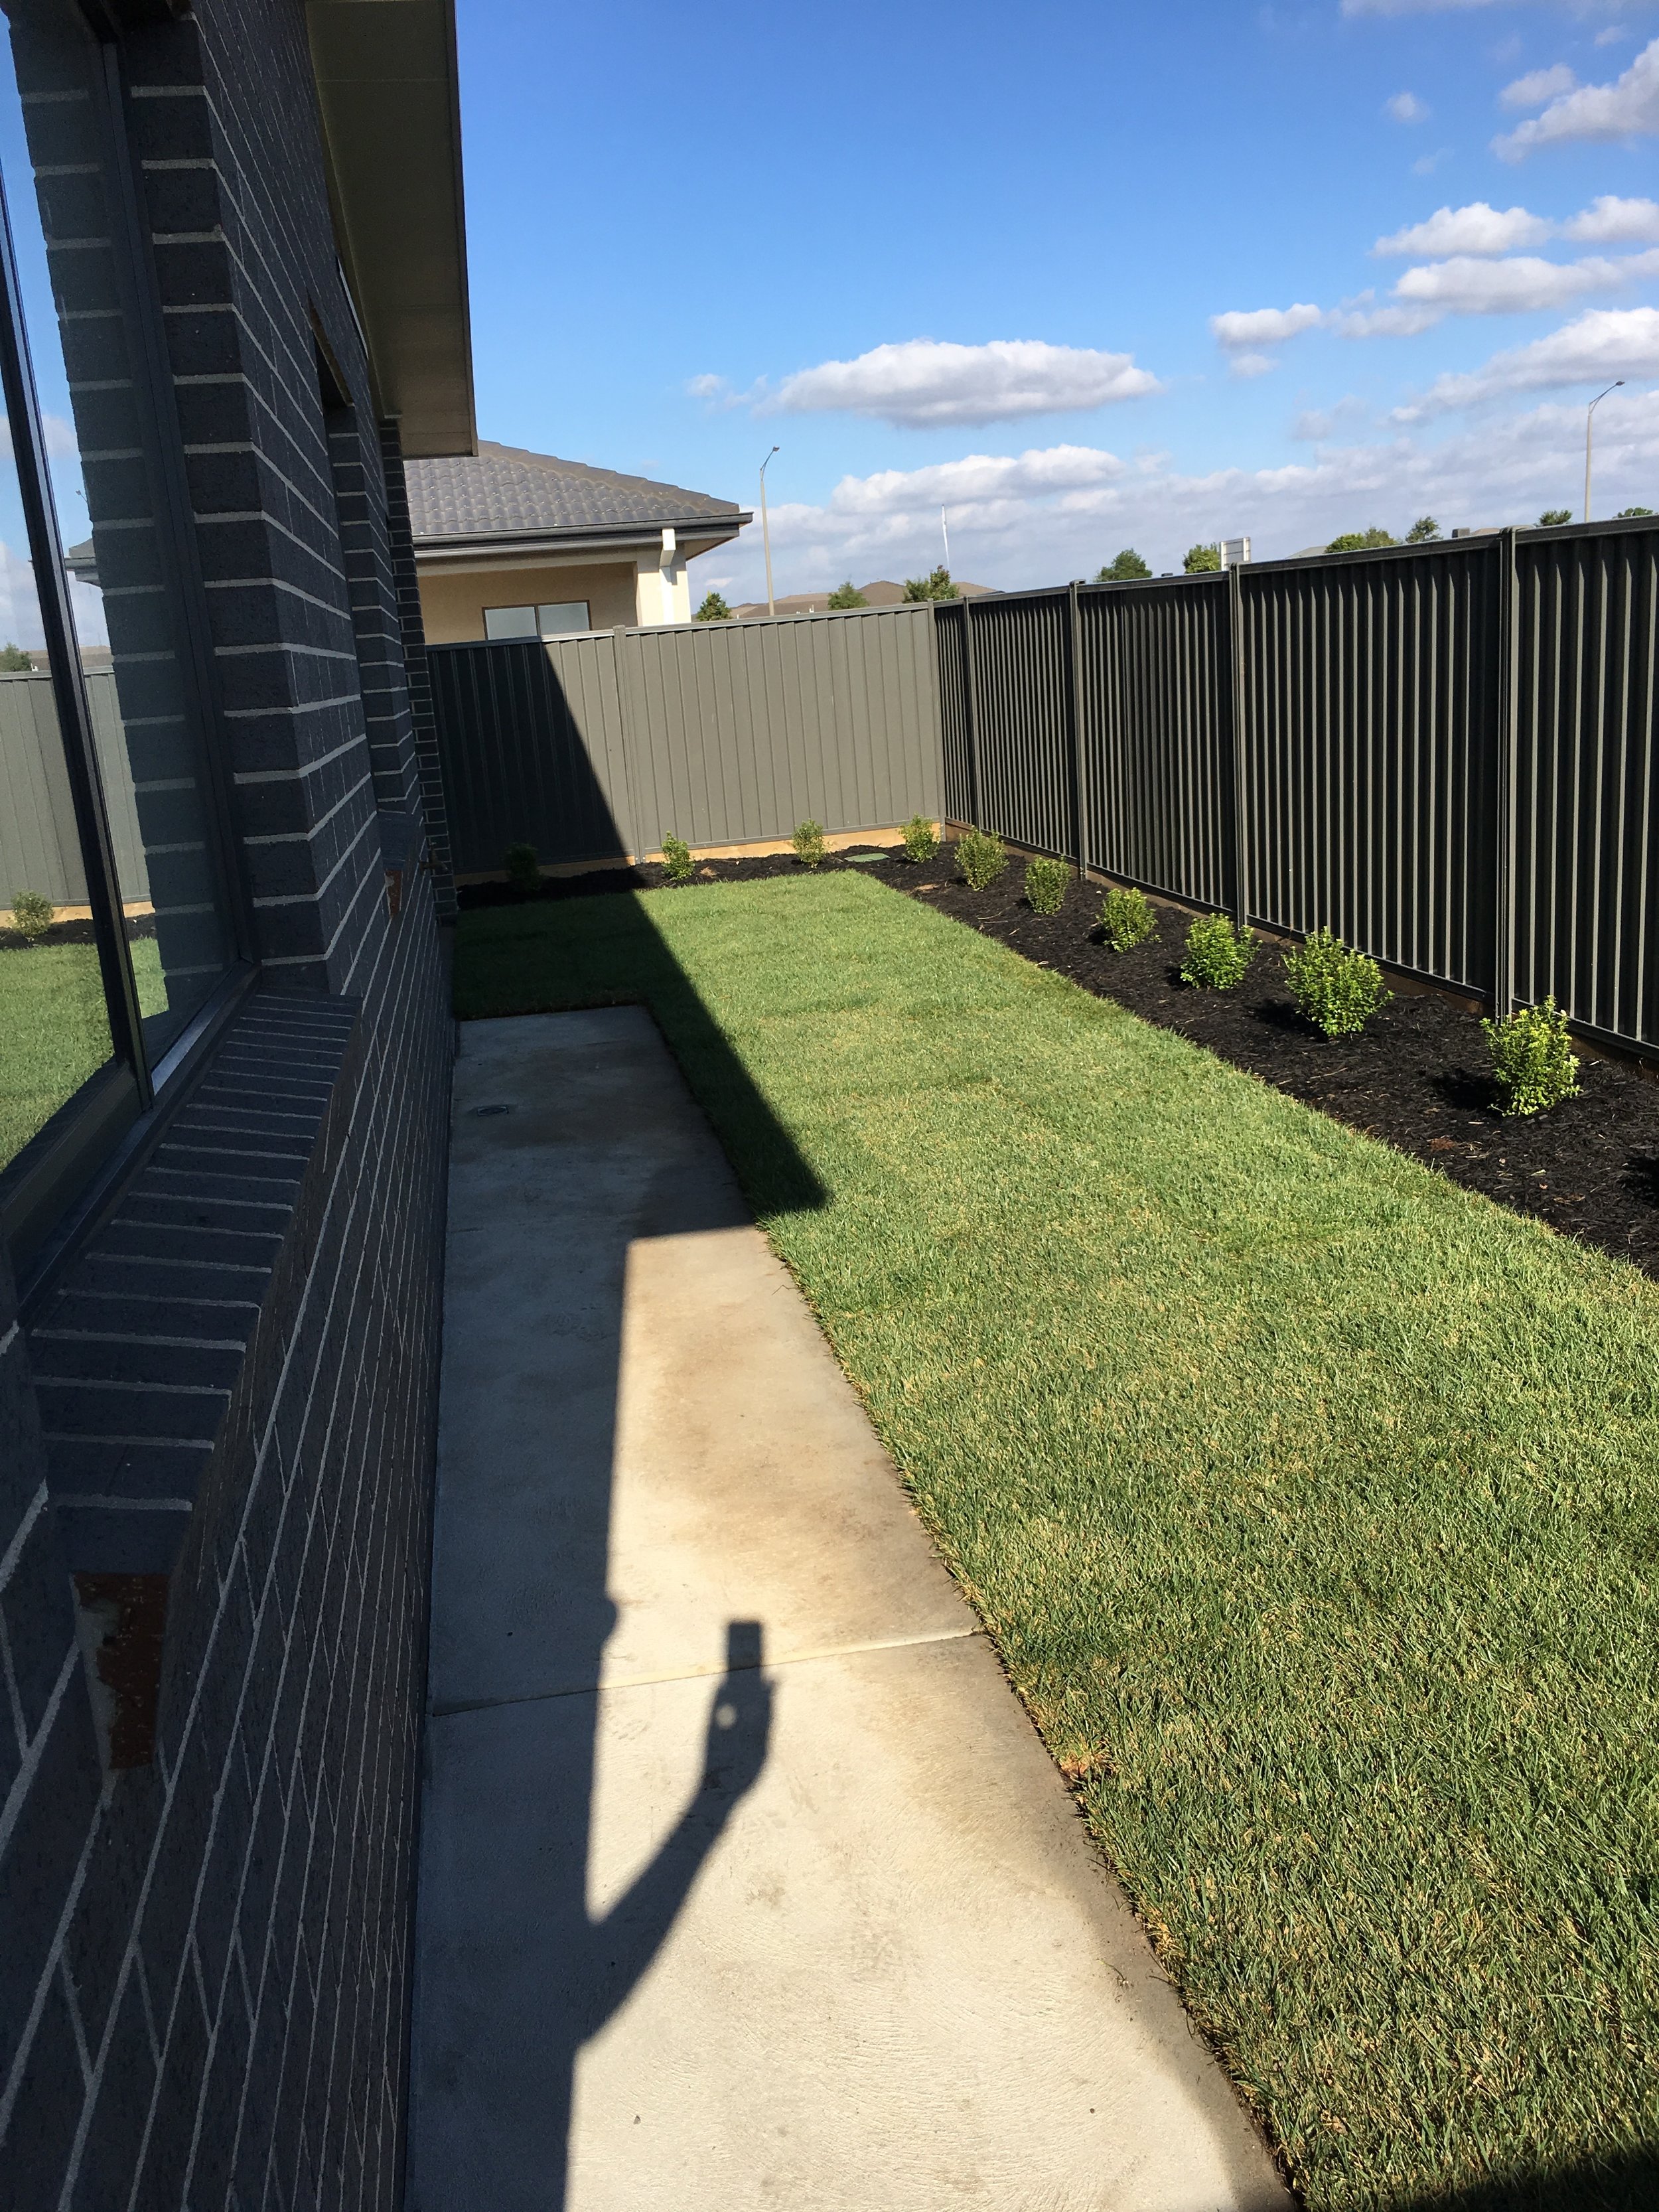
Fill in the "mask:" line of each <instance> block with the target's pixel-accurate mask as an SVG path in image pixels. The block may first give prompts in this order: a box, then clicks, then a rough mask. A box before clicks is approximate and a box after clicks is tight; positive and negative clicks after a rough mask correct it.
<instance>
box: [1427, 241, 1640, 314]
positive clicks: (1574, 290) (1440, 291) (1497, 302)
mask: <svg viewBox="0 0 1659 2212" xmlns="http://www.w3.org/2000/svg"><path fill="white" fill-rule="evenodd" d="M1656 268H1659V258H1656V257H1655V256H1653V255H1650V254H1645V253H1642V254H1634V255H1632V256H1630V257H1629V258H1627V259H1626V260H1623V261H1609V260H1608V259H1607V258H1606V256H1605V255H1600V254H1598V255H1593V256H1592V257H1590V258H1589V259H1587V260H1583V261H1566V262H1562V261H1543V260H1541V259H1539V258H1538V257H1537V256H1536V255H1535V254H1516V255H1515V256H1514V257H1513V258H1510V259H1508V260H1502V261H1478V260H1475V259H1474V258H1473V257H1471V256H1469V255H1467V254H1464V255H1460V256H1458V257H1457V258H1455V260H1450V261H1431V262H1428V263H1426V264H1425V265H1424V266H1422V267H1421V268H1418V269H1408V270H1407V271H1406V272H1405V274H1404V276H1401V279H1400V282H1399V283H1397V284H1396V285H1395V288H1394V296H1395V299H1396V300H1405V301H1415V302H1416V303H1417V304H1419V306H1422V307H1437V308H1438V309H1439V310H1440V311H1441V313H1443V314H1448V315H1524V314H1535V313H1538V311H1539V310H1540V309H1541V308H1546V307H1568V306H1570V305H1571V303H1572V301H1575V300H1578V299H1582V298H1583V295H1585V293H1587V292H1605V291H1607V290H1609V289H1611V288H1613V286H1616V285H1619V284H1622V283H1628V282H1629V281H1630V280H1631V278H1632V276H1650V275H1651V274H1652V273H1654V270H1655V269H1656Z"/></svg>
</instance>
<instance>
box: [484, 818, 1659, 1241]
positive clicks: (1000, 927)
mask: <svg viewBox="0 0 1659 2212" xmlns="http://www.w3.org/2000/svg"><path fill="white" fill-rule="evenodd" d="M875 850H876V848H866V851H865V857H864V859H863V860H860V859H858V858H857V857H856V856H855V855H854V854H846V853H836V854H831V855H829V858H828V859H826V860H825V862H824V864H823V865H824V866H825V867H826V868H827V869H828V868H842V867H849V866H855V867H861V868H862V869H863V870H864V872H866V873H868V874H870V875H873V876H876V877H878V878H879V879H880V880H881V881H882V882H883V883H885V884H890V885H892V886H893V887H894V888H895V889H896V890H902V891H903V892H905V893H907V894H908V896H912V897H915V898H920V899H923V900H925V901H926V902H927V904H928V905H929V906H933V907H936V908H939V911H940V912H941V913H944V914H948V915H951V916H952V918H953V919H954V920H956V921H962V922H965V923H966V924H967V925H968V926H969V928H973V929H978V930H981V931H982V932H983V933H985V934H986V935H987V936H990V937H994V938H997V939H1000V942H1001V943H1003V944H1004V945H1009V946H1011V947H1012V950H1013V951H1016V952H1018V953H1022V954H1024V957H1026V958H1027V959H1028V960H1032V961H1035V962H1036V963H1037V964H1038V965H1039V966H1040V967H1044V968H1048V969H1053V970H1054V972H1055V973H1056V974H1058V975H1066V976H1069V977H1070V978H1071V980H1072V981H1073V982H1074V983H1079V984H1081V985H1082V987H1084V989H1085V990H1087V991H1093V992H1094V993H1096V994H1097V996H1099V997H1101V998H1106V999H1114V1000H1116V1001H1117V1002H1118V1004H1119V1005H1121V1006H1127V1008H1128V1009H1129V1010H1130V1012H1133V1013H1136V1014H1139V1016H1141V1018H1143V1019H1144V1020H1146V1021H1149V1022H1156V1023H1158V1024H1159V1025H1160V1027H1162V1028H1164V1029H1170V1030H1177V1031H1178V1032H1179V1033H1180V1035H1181V1036H1184V1037H1188V1038H1190V1039H1191V1040H1192V1042H1194V1044H1199V1045H1203V1046H1204V1047H1206V1048H1207V1049H1208V1050H1209V1051H1211V1052H1213V1053H1214V1054H1217V1055H1218V1058H1220V1059H1222V1060H1230V1061H1231V1063H1232V1064H1233V1066H1235V1067H1242V1068H1244V1069H1247V1070H1248V1071H1249V1073H1251V1074H1253V1075H1256V1076H1260V1077H1261V1079H1262V1080H1263V1081H1264V1082H1267V1083H1272V1084H1274V1085H1277V1086H1278V1088H1279V1090H1281V1091H1285V1092H1287V1093H1288V1094H1289V1096H1290V1097H1292V1098H1297V1099H1300V1100H1301V1102H1302V1103H1304V1105H1307V1106H1312V1107H1315V1108H1316V1109H1318V1110H1319V1111H1320V1112H1322V1113H1325V1114H1328V1115H1331V1116H1332V1118H1333V1119H1334V1120H1335V1121H1344V1122H1346V1124H1347V1125H1348V1126H1349V1127H1351V1128H1354V1129H1359V1130H1362V1131H1364V1133H1365V1134H1366V1135H1367V1136H1369V1137H1376V1138H1378V1139H1381V1140H1382V1141H1383V1143H1385V1144H1389V1145H1393V1146H1395V1148H1396V1149H1397V1150H1398V1151H1400V1152H1407V1153H1409V1154H1410V1155H1411V1157H1412V1158H1413V1159H1419V1160H1422V1161H1423V1162H1425V1164H1427V1165H1428V1166H1430V1167H1432V1168H1437V1169H1438V1170H1439V1171H1440V1172H1441V1173H1442V1174H1443V1175H1445V1176H1449V1177H1450V1179H1451V1180H1452V1181H1453V1182H1456V1183H1461V1184H1462V1186H1463V1187H1464V1188H1465V1189H1468V1190H1476V1191H1480V1192H1481V1193H1483V1194H1484V1195H1485V1196H1486V1197H1487V1198H1491V1199H1495V1200H1497V1201H1498V1203H1499V1204H1500V1205H1503V1206H1510V1207H1512V1208H1513V1209H1514V1210H1515V1211H1516V1212H1518V1213H1527V1214H1531V1215H1533V1216H1534V1218H1537V1219H1539V1220H1541V1221H1546V1222H1547V1223H1548V1224H1549V1225H1550V1227H1551V1228H1553V1229H1556V1230H1559V1231H1560V1232H1561V1233H1562V1234H1563V1235H1564V1236H1567V1237H1578V1238H1580V1239H1581V1240H1582V1241H1583V1243H1587V1244H1595V1245H1598V1246H1600V1247H1601V1249H1602V1250H1603V1251H1606V1252H1612V1253H1614V1254H1616V1255H1619V1257H1620V1258H1621V1259H1626V1260H1629V1261H1632V1262H1633V1263H1634V1264H1635V1265H1636V1266H1637V1267H1641V1268H1643V1269H1644V1271H1645V1272H1646V1273H1649V1274H1650V1275H1659V1082H1656V1081H1655V1080H1654V1079H1653V1078H1652V1076H1650V1074H1649V1073H1647V1072H1646V1071H1644V1069H1642V1068H1640V1067H1638V1066H1637V1065H1636V1064H1635V1063H1634V1062H1633V1061H1626V1060H1615V1059H1613V1058H1611V1057H1609V1056H1605V1055H1601V1054H1593V1053H1592V1052H1591V1051H1590V1050H1589V1049H1588V1048H1585V1047H1583V1045H1582V1044H1580V1045H1579V1046H1578V1047H1577V1049H1578V1051H1579V1054H1580V1063H1581V1064H1580V1066H1579V1071H1578V1082H1579V1085H1580V1089H1579V1093H1578V1096H1577V1097H1574V1098H1569V1099H1567V1100H1565V1101H1564V1103H1562V1104H1560V1105H1559V1106H1557V1107H1554V1108H1553V1109H1551V1110H1550V1111H1549V1112H1548V1113H1546V1114H1536V1115H1526V1116H1507V1117H1506V1116H1505V1115H1503V1114H1502V1113H1500V1112H1499V1110H1498V1102H1497V1093H1496V1091H1495V1088H1494V1086H1493V1084H1492V1079H1491V1076H1490V1073H1489V1072H1488V1060H1487V1054H1486V1039H1485V1036H1483V1034H1482V1032H1481V1029H1480V1009H1479V1008H1478V1007H1477V1006H1475V1005H1474V1003H1473V1002H1471V1001H1467V1000H1459V999H1456V998H1455V997H1453V996H1451V995H1450V994H1447V993H1444V992H1440V991H1436V990H1432V989H1428V988H1425V987H1423V986H1421V985H1419V984H1414V983H1413V982H1410V981H1404V980H1401V979H1399V978H1390V985H1391V987H1392V989H1393V991H1394V994H1395V995H1394V998H1393V1000H1392V1001H1391V1002H1390V1003H1389V1005H1388V1006H1384V1007H1383V1009H1382V1011H1381V1012H1378V1013H1376V1014H1375V1015H1374V1016H1373V1017H1372V1018H1371V1019H1370V1021H1369V1022H1368V1023H1367V1024H1366V1025H1365V1027H1364V1030H1363V1031H1362V1032H1361V1033H1360V1034H1359V1036H1353V1037H1340V1038H1327V1037H1325V1036H1321V1034H1320V1033H1319V1031H1318V1030H1316V1029H1315V1028H1313V1026H1312V1025H1311V1024H1310V1023H1308V1022H1305V1021H1304V1020H1303V1018H1301V1016H1300V1015H1299V1014H1298V1013H1297V1011H1296V1008H1295V1006H1293V1004H1292V1003H1291V997H1290V994H1289V991H1288V990H1287V988H1286V987H1285V979H1284V973H1283V969H1282V965H1281V962H1280V957H1279V947H1278V946H1277V945H1273V944H1272V943H1270V942H1267V941H1265V940H1264V941H1263V942H1261V944H1260V945H1259V946H1258V949H1257V951H1256V954H1255V959H1254V961H1253V962H1252V963H1251V966H1250V969H1249V974H1248V975H1246V977H1245V979H1244V981H1243V984H1242V985H1241V986H1240V987H1239V988H1238V989H1237V990H1235V991H1206V990H1198V989H1194V988H1193V987H1190V986H1188V985H1187V984H1184V983H1183V982H1182V981H1181V979H1180V976H1179V974H1178V973H1177V969H1178V967H1179V963H1180V958H1181V947H1182V940H1183V939H1184V938H1185V935H1186V931H1187V925H1188V921H1189V920H1190V919H1191V917H1190V915H1188V913H1187V912H1186V911H1185V910H1184V909H1183V908H1177V907H1175V906H1170V905H1164V904H1162V903H1157V911H1158V937H1157V939H1154V940H1153V941H1152V942H1151V943H1149V944H1146V945H1140V946H1138V947H1137V948H1136V950H1135V951H1133V952H1122V953H1119V952H1114V951H1111V950H1110V948H1109V946H1108V945H1105V944H1104V943H1103V941H1102V939H1101V936H1100V931H1099V928H1098V927H1097V915H1098V912H1099V907H1100V899H1101V895H1102V891H1103V886H1101V885H1098V884H1090V885H1089V886H1088V887H1087V888H1086V890H1085V889H1084V888H1082V887H1080V886H1079V885H1078V884H1076V883H1073V885H1072V887H1071V889H1070V890H1069V892H1068V894H1067V896H1066V903H1065V904H1064V906H1063V907H1062V908H1060V912H1059V913H1058V914H1057V915H1038V914H1034V913H1033V912H1032V911H1031V909H1030V907H1028V906H1027V905H1026V903H1025V902H1024V897H1023V896H1022V895H1021V883H1022V879H1023V877H1024V867H1023V865H1022V863H1021V861H1020V860H1019V859H1018V856H1016V857H1015V858H1014V859H1013V860H1011V862H1010V865H1009V866H1008V869H1007V871H1006V873H1005V874H1004V875H1003V876H1002V877H1001V878H1000V879H999V880H998V881H997V882H996V883H994V884H992V885H991V887H990V888H989V890H983V891H973V890H969V888H968V886H967V885H966V884H963V883H962V882H960V881H959V880H957V874H956V869H955V866H954V863H953V861H952V860H951V857H950V855H949V853H948V851H947V852H945V853H942V854H940V855H939V858H938V859H937V860H933V861H925V862H922V863H921V864H918V865H912V864H910V863H909V862H908V861H906V860H903V859H902V857H901V856H896V855H894V854H891V853H889V852H882V853H880V854H879V855H878V857H874V858H872V857H871V854H873V853H874V852H875ZM798 869H799V862H798V861H797V860H795V859H794V858H793V855H792V854H773V855H769V856H768V857H767V858H764V859H757V860H716V861H709V862H706V863H704V864H702V866H700V868H699V871H698V881H700V882H720V883H740V882H753V881H756V880H757V879H763V878H767V877H769V876H778V875H790V874H793V873H795V872H797V871H798ZM662 881H663V872H662V870H661V868H660V867H659V866H645V867H641V868H615V869H605V870H598V871H595V872H592V873H590V874H587V875H581V876H568V877H563V878H546V879H544V883H543V885H542V889H541V890H540V892H539V893H538V894H535V895H534V896H539V897H541V898H550V899H558V898H582V897H593V896H597V895H599V894H601V893H604V892H606V891H616V890H646V889H655V888H656V887H657V886H659V884H661V883H662ZM522 896H523V894H521V893H520V892H518V891H515V890H513V889H512V888H511V887H510V886H508V885H507V884H473V885H471V886H469V887H467V888H465V889H464V890H462V891H461V892H460V894H459V897H460V904H461V907H462V908H463V910H466V909H469V908H480V907H490V906H505V905H515V904H517V903H519V902H520V900H521V898H522ZM1155 903H1156V902H1155Z"/></svg>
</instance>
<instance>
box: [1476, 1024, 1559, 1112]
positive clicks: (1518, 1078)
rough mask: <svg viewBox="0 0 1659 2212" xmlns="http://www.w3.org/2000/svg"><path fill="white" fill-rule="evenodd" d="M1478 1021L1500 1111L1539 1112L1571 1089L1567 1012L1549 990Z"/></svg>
mask: <svg viewBox="0 0 1659 2212" xmlns="http://www.w3.org/2000/svg"><path fill="white" fill-rule="evenodd" d="M1480 1026H1481V1028H1482V1029H1483V1030H1485V1031H1486V1045H1487V1048H1488V1050H1489V1051H1490V1052H1491V1054H1492V1073H1493V1074H1494V1075H1495V1076H1496V1077H1497V1079H1498V1089H1499V1091H1501V1092H1502V1093H1503V1097H1504V1113H1506V1114H1541V1113H1544V1112H1545V1111H1546V1110H1547V1109H1548V1108H1549V1107H1552V1106H1559V1104H1560V1103H1561V1101H1562V1100H1563V1099H1564V1098H1571V1097H1575V1096H1576V1095H1577V1090H1578V1085H1577V1073H1578V1055H1577V1053H1576V1052H1574V1050H1573V1049H1572V1045H1571V1040H1570V1039H1569V1037H1568V1035H1567V1018H1566V1016H1565V1014H1564V1013H1563V1012H1562V1011H1561V1009H1560V1007H1559V1006H1557V1005H1556V1003H1555V1000H1554V998H1553V996H1552V997H1550V998H1547V999H1546V1000H1544V1002H1543V1004H1542V1005H1541V1006H1522V1007H1519V1008H1517V1009H1516V1012H1514V1013H1512V1014H1509V1015H1506V1016H1504V1017H1503V1018H1501V1019H1499V1020H1498V1021H1483V1022H1482V1023H1481V1024H1480Z"/></svg>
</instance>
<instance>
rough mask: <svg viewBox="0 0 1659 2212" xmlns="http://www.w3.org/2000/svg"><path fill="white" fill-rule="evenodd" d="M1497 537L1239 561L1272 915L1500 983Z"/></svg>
mask: <svg viewBox="0 0 1659 2212" xmlns="http://www.w3.org/2000/svg"><path fill="white" fill-rule="evenodd" d="M1497 559H1498V556H1497V550H1496V541H1495V540H1493V539H1490V538H1487V539H1483V540H1481V541H1480V543H1479V544H1476V545H1474V546H1471V547H1469V548H1468V549H1464V548H1462V547H1461V546H1460V547H1458V548H1455V549H1437V551H1436V552H1435V553H1434V554H1433V555H1432V556H1421V557H1411V558H1402V557H1401V556H1397V555H1395V556H1380V557H1379V558H1377V559H1376V560H1357V559H1355V558H1353V557H1352V556H1349V557H1347V558H1346V559H1344V560H1341V561H1338V562H1330V563H1328V564H1324V565H1321V566H1317V567H1315V566H1312V565H1309V566H1306V567H1297V568H1288V567H1286V568H1245V569H1243V570H1242V571H1241V572H1240V586H1241V595H1242V606H1243V623H1244V634H1243V656H1242V658H1243V701H1242V708H1243V729H1244V742H1245V746H1246V787H1247V791H1248V793H1249V798H1248V830H1247V834H1248V841H1249V849H1248V869H1249V878H1248V879H1249V903H1250V909H1251V912H1252V913H1253V915H1255V917H1256V918H1257V919H1258V920H1260V921H1263V922H1264V923H1266V924H1267V926H1268V927H1270V928H1276V929H1284V930H1291V931H1297V932H1304V931H1308V930H1311V929H1316V928H1318V927H1320V926H1321V925H1322V924H1325V925H1328V926H1329V927H1331V928H1333V929H1334V930H1335V931H1336V932H1337V933H1338V935H1339V936H1340V937H1342V938H1343V939H1345V940H1346V942H1347V943H1349V944H1351V945H1358V946H1359V947H1360V948H1361V949H1362V950H1364V951H1367V952H1371V953H1374V954H1376V957H1378V958H1379V959H1384V960H1389V961H1392V962H1393V963H1395V964H1396V965H1398V966H1400V967H1402V968H1407V969H1416V970H1418V971H1419V973H1421V974H1424V975H1434V976H1437V977H1440V978H1442V979H1443V980H1444V981H1448V982H1452V983H1459V984H1463V985H1467V986H1468V987H1470V988H1471V989H1474V990H1483V991H1484V990H1487V989H1489V988H1490V987H1491V985H1492V956H1493V943H1494V933H1495V927H1496V918H1495V912H1494V906H1493V900H1494V878H1495V838H1496V829H1497V819H1496V811H1495V799H1496V779H1497V742H1498V708H1499V685H1498V568H1497Z"/></svg>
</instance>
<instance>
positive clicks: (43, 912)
mask: <svg viewBox="0 0 1659 2212" xmlns="http://www.w3.org/2000/svg"><path fill="white" fill-rule="evenodd" d="M11 919H12V926H13V927H14V928H15V930H16V932H17V934H18V935H19V936H20V937H21V939H23V940H24V942H25V943H26V944H27V945H34V944H37V943H38V942H39V941H40V939H41V938H43V937H44V936H45V935H46V932H47V931H48V930H49V929H50V928H51V927H52V923H53V922H54V921H56V920H57V919H58V909H57V908H56V907H55V906H54V905H53V904H52V901H51V900H50V899H49V898H48V897H47V896H46V893H45V892H44V891H19V892H18V893H17V894H16V895H15V897H14V898H13V900H12V902H11Z"/></svg>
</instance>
